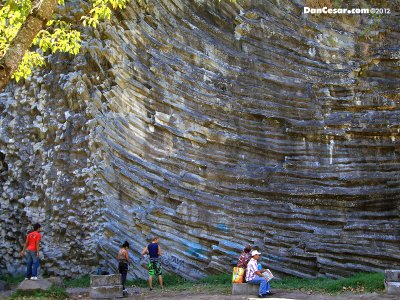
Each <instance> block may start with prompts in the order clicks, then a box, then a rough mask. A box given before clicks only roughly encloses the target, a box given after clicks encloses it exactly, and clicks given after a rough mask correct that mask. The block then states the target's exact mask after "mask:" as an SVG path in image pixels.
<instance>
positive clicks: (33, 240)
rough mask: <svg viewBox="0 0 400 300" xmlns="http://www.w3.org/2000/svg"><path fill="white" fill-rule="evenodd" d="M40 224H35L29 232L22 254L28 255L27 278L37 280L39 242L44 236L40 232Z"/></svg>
mask: <svg viewBox="0 0 400 300" xmlns="http://www.w3.org/2000/svg"><path fill="white" fill-rule="evenodd" d="M40 228H41V226H40V224H38V223H36V224H34V225H33V231H32V232H31V233H29V234H28V236H27V237H26V241H25V244H24V248H23V249H22V252H21V256H25V257H26V276H25V279H31V280H37V279H38V278H37V270H38V268H39V263H40V261H39V242H40V240H41V238H42V235H41V234H40V232H39V231H40Z"/></svg>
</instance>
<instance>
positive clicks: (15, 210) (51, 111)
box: [0, 0, 400, 278]
mask: <svg viewBox="0 0 400 300" xmlns="http://www.w3.org/2000/svg"><path fill="white" fill-rule="evenodd" d="M314 2H315V3H314ZM314 2H313V1H308V2H306V3H304V2H300V1H239V0H238V1H237V2H227V1H222V2H221V3H218V2H217V1H216V2H215V3H214V2H212V1H205V0H204V1H195V2H193V1H178V0H174V1H172V0H171V1H168V0H163V1H140V2H135V1H132V2H131V3H130V4H129V5H128V7H127V9H126V10H124V11H123V12H122V13H121V14H120V15H118V16H117V17H116V18H115V19H114V20H113V22H111V23H110V24H106V25H103V26H102V28H101V29H100V30H98V31H95V32H94V33H93V36H94V38H93V39H90V40H89V42H88V43H87V44H86V45H85V48H84V50H83V54H81V55H79V56H78V57H76V58H75V59H74V60H70V59H68V58H63V57H51V63H50V64H49V65H48V67H47V68H48V69H47V70H43V71H41V73H40V74H42V75H40V74H38V75H35V76H33V78H32V79H31V80H30V81H27V82H26V83H25V85H18V86H14V85H13V86H10V87H8V90H7V91H6V92H5V93H3V94H2V95H1V114H0V118H1V130H2V134H1V142H0V147H1V148H0V151H1V155H0V160H1V162H2V171H1V175H0V176H1V177H0V180H1V181H2V182H3V183H4V184H3V185H2V187H1V188H2V194H1V199H0V200H1V218H2V220H4V222H5V223H2V224H4V225H2V229H1V235H0V238H1V239H2V241H3V242H4V245H7V247H4V248H2V249H1V251H2V253H1V254H2V256H3V260H2V261H1V262H0V267H1V268H3V269H4V268H8V269H12V268H15V266H19V265H20V263H21V261H20V259H19V258H18V253H17V252H16V249H19V247H20V246H19V245H20V244H21V243H22V241H23V238H22V237H21V236H23V233H24V231H25V230H26V227H27V224H29V223H30V222H36V221H40V222H42V223H43V224H44V228H45V229H46V230H45V236H44V241H43V243H44V251H45V259H46V263H47V265H46V264H45V268H46V270H48V271H49V272H50V273H57V274H62V275H67V276H75V275H78V274H82V272H87V271H90V270H93V268H95V266H96V265H97V263H98V260H100V259H102V260H103V261H104V262H106V263H107V264H108V265H109V267H110V268H114V270H115V268H116V261H115V255H116V252H117V251H118V248H119V245H120V244H121V243H122V242H123V241H124V240H128V241H129V242H130V243H131V254H132V256H133V259H134V261H135V262H136V263H135V266H134V268H132V269H133V270H131V271H130V272H131V275H134V276H144V274H145V269H144V264H142V263H141V261H140V254H139V251H141V250H142V248H143V247H144V246H145V245H146V243H147V242H148V239H149V237H152V236H160V237H161V240H160V243H161V245H162V249H163V250H164V256H163V264H164V267H165V268H166V269H167V270H168V271H171V272H175V273H178V274H181V275H183V276H185V277H188V278H199V277H202V276H204V275H206V274H211V273H217V272H221V271H230V265H231V263H233V262H235V261H236V259H237V257H238V255H239V254H240V252H241V250H242V248H243V247H244V246H245V245H246V244H248V243H249V244H251V245H254V246H257V247H258V248H259V250H260V251H261V252H262V253H263V263H264V264H268V266H269V267H270V269H272V270H274V271H275V272H277V273H278V274H291V275H299V276H304V277H316V276H333V277H338V276H343V275H348V274H351V273H354V272H358V271H379V270H382V269H385V268H389V267H392V266H393V265H395V264H398V263H399V261H400V254H399V251H398V249H399V246H400V217H399V210H400V196H399V191H400V164H399V163H400V156H399V155H400V148H399V144H400V139H399V138H400V137H399V135H400V121H399V120H400V118H399V117H400V108H399V102H400V98H399V96H398V92H399V59H400V45H399V37H400V33H399V29H400V26H399V24H398V22H397V19H398V16H399V13H398V11H396V10H395V9H396V5H395V3H394V2H393V1H392V2H391V1H388V2H387V3H385V4H380V5H381V7H388V8H391V9H392V11H391V14H390V15H385V16H384V17H382V18H378V19H377V18H373V17H372V16H371V15H362V16H360V15H356V16H348V15H346V16H329V15H324V16H321V15H319V16H317V15H306V14H304V13H303V7H304V6H305V5H306V6H310V7H318V6H317V5H328V6H329V5H331V4H330V2H329V1H320V2H324V3H318V1H314ZM325 2H326V3H325ZM359 5H367V6H369V7H371V4H370V3H364V2H362V1H361V2H360V4H359ZM356 6H357V5H355V4H354V3H353V7H356ZM346 7H348V6H347V5H346ZM16 224H17V225H16ZM10 249H11V250H10ZM46 254H47V255H46ZM97 255H98V256H97ZM69 263H71V264H72V271H70V272H69V271H68V264H69Z"/></svg>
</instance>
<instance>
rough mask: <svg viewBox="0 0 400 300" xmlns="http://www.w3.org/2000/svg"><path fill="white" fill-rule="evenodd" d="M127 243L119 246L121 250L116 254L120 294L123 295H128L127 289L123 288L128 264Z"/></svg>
mask: <svg viewBox="0 0 400 300" xmlns="http://www.w3.org/2000/svg"><path fill="white" fill-rule="evenodd" d="M128 250H129V243H128V241H125V243H123V245H122V246H121V249H120V250H119V252H118V257H117V259H118V270H119V273H120V274H121V284H122V289H123V290H122V293H123V294H124V295H127V294H128V291H127V289H126V288H125V282H126V276H127V274H128V269H129V268H128V264H129V254H128Z"/></svg>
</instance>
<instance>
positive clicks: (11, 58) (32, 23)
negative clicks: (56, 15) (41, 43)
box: [0, 0, 57, 91]
mask: <svg viewBox="0 0 400 300" xmlns="http://www.w3.org/2000/svg"><path fill="white" fill-rule="evenodd" d="M56 5H57V0H37V1H33V3H32V6H33V7H35V6H37V7H36V8H35V9H33V10H32V12H31V13H30V14H29V15H28V16H27V18H26V20H25V22H24V24H23V25H22V27H21V28H20V30H19V31H18V33H17V35H16V36H15V38H14V39H13V40H12V41H11V44H10V47H9V48H8V49H7V52H6V53H5V54H4V56H3V57H2V58H1V60H0V91H2V90H3V89H4V88H5V87H6V86H7V84H8V83H9V82H10V79H11V76H12V74H13V73H14V72H15V70H16V69H17V68H18V66H19V64H20V63H21V61H22V59H23V57H24V55H25V52H26V50H28V48H29V47H30V46H31V44H32V42H33V39H34V38H35V36H36V35H37V34H38V33H39V31H40V30H41V29H43V28H44V26H45V25H46V23H47V21H49V20H50V19H51V18H52V15H53V12H54V10H55V8H56Z"/></svg>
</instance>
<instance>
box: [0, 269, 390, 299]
mask: <svg viewBox="0 0 400 300" xmlns="http://www.w3.org/2000/svg"><path fill="white" fill-rule="evenodd" d="M163 277H164V286H165V290H166V291H192V292H195V293H196V292H198V293H204V292H212V293H216V294H217V293H218V294H229V293H230V291H231V275H230V274H220V275H213V276H209V277H207V278H204V279H201V280H198V281H190V280H187V279H184V278H182V277H179V276H176V275H171V274H165V275H164V276H163ZM0 280H4V281H7V282H9V283H10V284H11V285H16V284H18V283H19V282H20V281H22V280H23V277H22V278H19V277H4V276H3V277H0ZM383 280H384V275H383V274H382V273H359V274H356V275H354V276H351V277H348V278H343V279H337V280H335V279H329V278H318V279H302V278H296V277H287V278H284V279H282V280H273V281H271V287H272V289H282V290H306V291H312V292H317V293H329V294H340V293H342V292H354V293H364V292H382V291H383V290H384V284H383ZM64 283H65V286H66V287H67V288H68V287H89V285H90V278H89V276H84V277H81V278H77V279H70V280H65V282H64ZM127 286H128V287H129V286H134V287H142V288H146V287H147V282H146V281H145V280H142V279H137V280H134V281H128V282H127ZM153 286H154V287H157V286H158V284H157V283H156V281H154V282H153ZM67 297H68V295H67V293H66V291H65V289H63V288H59V287H54V286H53V287H52V288H51V289H50V290H49V291H47V292H35V293H33V294H32V293H28V294H26V293H21V292H15V293H14V294H13V295H12V296H11V298H9V299H25V300H30V299H48V300H50V299H51V300H53V299H54V300H61V299H66V298H67Z"/></svg>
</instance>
